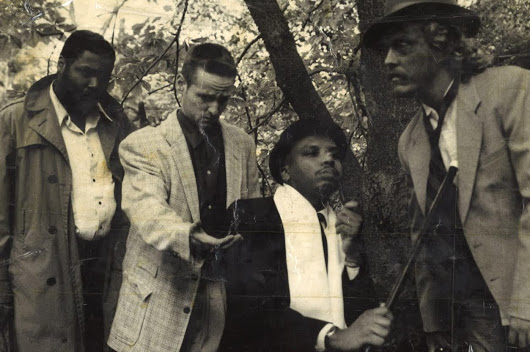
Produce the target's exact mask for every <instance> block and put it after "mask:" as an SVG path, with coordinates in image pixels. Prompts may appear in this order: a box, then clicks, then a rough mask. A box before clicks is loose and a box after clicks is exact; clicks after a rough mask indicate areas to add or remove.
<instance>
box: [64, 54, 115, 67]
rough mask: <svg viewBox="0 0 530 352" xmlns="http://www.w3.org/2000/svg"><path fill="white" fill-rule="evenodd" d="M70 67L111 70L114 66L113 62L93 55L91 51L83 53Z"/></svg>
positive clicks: (103, 56) (105, 57) (104, 57)
mask: <svg viewBox="0 0 530 352" xmlns="http://www.w3.org/2000/svg"><path fill="white" fill-rule="evenodd" d="M72 65H76V66H88V67H91V68H95V69H109V68H110V69H111V70H112V67H113V66H114V60H112V59H111V58H109V57H107V56H105V55H99V54H96V53H93V52H91V51H87V50H85V51H83V53H82V54H81V55H79V56H78V57H77V58H76V59H75V60H74V61H72Z"/></svg>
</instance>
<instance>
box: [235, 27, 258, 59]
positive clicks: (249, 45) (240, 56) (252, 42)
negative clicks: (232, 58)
mask: <svg viewBox="0 0 530 352" xmlns="http://www.w3.org/2000/svg"><path fill="white" fill-rule="evenodd" d="M260 39H261V34H260V35H258V36H257V37H256V38H254V39H252V41H251V42H250V43H248V44H247V46H246V47H245V49H244V50H243V52H242V53H241V55H239V57H238V58H237V60H236V66H238V65H239V63H240V62H241V60H243V57H244V56H245V55H246V53H247V51H248V50H249V49H250V47H252V45H254V44H255V43H257V42H258V40H260Z"/></svg>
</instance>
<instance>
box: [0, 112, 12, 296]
mask: <svg viewBox="0 0 530 352" xmlns="http://www.w3.org/2000/svg"><path fill="white" fill-rule="evenodd" d="M13 113H14V112H13V111H12V108H6V109H4V110H3V111H2V112H0V261H2V266H1V267H0V304H2V303H10V302H11V301H12V297H11V287H10V284H9V277H8V267H9V265H8V263H9V258H10V250H11V238H12V231H13V229H12V226H13V224H12V223H11V222H12V215H13V214H12V211H13V209H12V207H13V206H14V199H13V197H12V195H11V189H12V187H14V184H13V179H12V176H13V174H12V172H14V167H15V165H14V160H13V155H14V152H15V137H14V133H13V129H12V128H11V127H12V126H11V123H12V122H13V121H11V120H10V119H11V118H12V116H11V114H13Z"/></svg>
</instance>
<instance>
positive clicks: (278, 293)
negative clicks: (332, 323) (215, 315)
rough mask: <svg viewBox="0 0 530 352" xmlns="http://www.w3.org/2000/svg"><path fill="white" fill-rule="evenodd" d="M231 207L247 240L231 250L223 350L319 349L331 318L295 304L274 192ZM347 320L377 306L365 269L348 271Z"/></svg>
mask: <svg viewBox="0 0 530 352" xmlns="http://www.w3.org/2000/svg"><path fill="white" fill-rule="evenodd" d="M228 211H229V214H230V215H229V217H230V218H231V224H232V231H233V232H234V233H239V234H241V235H242V236H243V238H244V240H243V241H242V242H240V243H239V244H238V245H236V246H234V247H232V248H231V249H230V250H229V251H228V253H226V260H227V262H226V268H227V271H226V275H227V276H226V278H227V284H226V287H227V294H228V299H227V301H228V312H227V321H226V327H225V334H224V337H223V341H222V343H221V350H222V351H275V352H279V351H286V352H287V351H288V352H297V351H314V347H315V344H316V340H317V336H318V333H319V332H320V330H321V329H322V328H323V327H324V326H325V325H326V324H327V323H328V322H325V321H321V320H317V319H312V318H307V317H304V316H302V315H301V314H300V313H298V312H296V311H294V310H292V309H290V308H289V304H290V298H289V281H288V277H287V263H286V259H285V257H286V254H285V253H286V252H285V240H284V237H285V235H284V230H283V226H282V222H281V218H280V215H279V213H278V210H277V208H276V205H275V204H274V201H273V199H272V197H268V198H256V199H247V200H238V201H236V202H235V203H233V204H232V205H231V206H230V208H229V209H228ZM342 278H343V279H342V280H343V294H344V310H345V318H346V323H347V324H348V325H350V324H351V323H352V322H353V321H354V320H355V319H356V318H357V317H358V316H359V315H360V314H361V313H362V312H363V311H364V310H366V309H369V308H372V307H375V306H376V303H377V302H376V301H375V300H373V299H372V298H373V297H374V291H373V284H372V282H371V279H370V278H369V277H368V275H367V274H366V273H365V272H361V273H360V274H359V275H358V276H357V278H355V279H354V280H352V281H350V280H349V279H348V276H347V273H346V270H345V271H344V273H343V277H342Z"/></svg>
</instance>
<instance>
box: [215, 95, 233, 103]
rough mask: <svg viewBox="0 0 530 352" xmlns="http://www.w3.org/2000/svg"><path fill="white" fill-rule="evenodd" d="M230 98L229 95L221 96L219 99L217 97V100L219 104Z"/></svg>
mask: <svg viewBox="0 0 530 352" xmlns="http://www.w3.org/2000/svg"><path fill="white" fill-rule="evenodd" d="M228 99H230V97H229V96H223V95H222V96H220V97H219V99H217V102H218V103H219V105H224V104H226V103H227V102H228Z"/></svg>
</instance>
